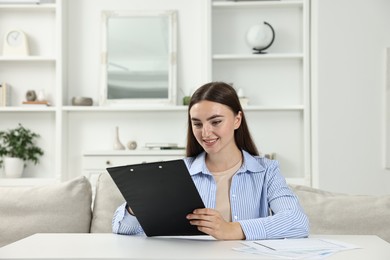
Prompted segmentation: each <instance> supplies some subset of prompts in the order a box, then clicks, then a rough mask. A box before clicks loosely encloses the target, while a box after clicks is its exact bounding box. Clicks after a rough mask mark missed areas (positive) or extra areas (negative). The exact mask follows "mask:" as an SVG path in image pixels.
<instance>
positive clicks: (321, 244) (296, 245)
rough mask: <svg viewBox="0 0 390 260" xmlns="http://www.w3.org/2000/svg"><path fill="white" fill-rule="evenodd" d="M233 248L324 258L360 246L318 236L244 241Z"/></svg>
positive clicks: (286, 256) (278, 255)
mask: <svg viewBox="0 0 390 260" xmlns="http://www.w3.org/2000/svg"><path fill="white" fill-rule="evenodd" d="M242 244H243V245H244V246H243V247H239V248H233V249H234V250H237V251H241V252H247V253H252V254H260V255H264V256H271V257H280V258H283V259H308V258H310V259H324V258H325V257H328V256H329V255H332V254H334V253H337V252H340V251H344V250H351V249H358V248H360V247H358V246H356V245H353V244H349V243H344V242H341V241H336V240H330V239H320V238H299V239H275V240H258V241H244V242H242Z"/></svg>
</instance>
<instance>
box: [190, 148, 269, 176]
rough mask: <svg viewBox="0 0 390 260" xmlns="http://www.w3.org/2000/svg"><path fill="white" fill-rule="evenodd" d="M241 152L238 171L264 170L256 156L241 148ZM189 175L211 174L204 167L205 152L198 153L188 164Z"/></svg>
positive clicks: (254, 171)
mask: <svg viewBox="0 0 390 260" xmlns="http://www.w3.org/2000/svg"><path fill="white" fill-rule="evenodd" d="M242 154H243V159H244V161H243V164H242V166H241V168H240V169H239V170H238V172H247V173H259V172H263V171H265V168H264V166H262V165H261V164H260V163H259V162H258V158H257V157H256V156H253V155H251V154H250V153H248V152H247V151H245V150H242ZM189 172H190V175H195V174H199V173H203V174H208V175H212V174H211V172H210V171H209V170H208V169H207V167H206V152H202V153H200V154H199V155H198V156H196V158H195V159H194V160H193V161H192V163H191V164H190V165H189Z"/></svg>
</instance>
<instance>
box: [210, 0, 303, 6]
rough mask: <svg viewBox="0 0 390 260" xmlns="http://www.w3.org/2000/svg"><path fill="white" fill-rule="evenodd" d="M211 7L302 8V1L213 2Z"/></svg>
mask: <svg viewBox="0 0 390 260" xmlns="http://www.w3.org/2000/svg"><path fill="white" fill-rule="evenodd" d="M212 6H213V7H221V8H239V7H245V8H246V7H257V6H258V7H280V6H298V7H300V6H303V1H302V0H296V1H283V0H281V1H278V0H274V1H240V2H233V1H214V2H213V3H212Z"/></svg>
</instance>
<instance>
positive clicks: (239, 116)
mask: <svg viewBox="0 0 390 260" xmlns="http://www.w3.org/2000/svg"><path fill="white" fill-rule="evenodd" d="M241 120H242V112H241V111H239V112H238V113H237V115H236V116H235V118H234V130H236V129H238V128H239V127H240V125H241Z"/></svg>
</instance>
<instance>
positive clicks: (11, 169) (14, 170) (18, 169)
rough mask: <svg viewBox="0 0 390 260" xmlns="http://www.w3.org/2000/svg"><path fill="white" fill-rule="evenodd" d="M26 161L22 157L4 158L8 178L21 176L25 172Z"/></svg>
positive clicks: (5, 172)
mask: <svg viewBox="0 0 390 260" xmlns="http://www.w3.org/2000/svg"><path fill="white" fill-rule="evenodd" d="M23 168H24V162H23V160H22V159H20V158H15V157H5V158H4V174H5V177H6V178H20V177H21V176H22V173H23Z"/></svg>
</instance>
